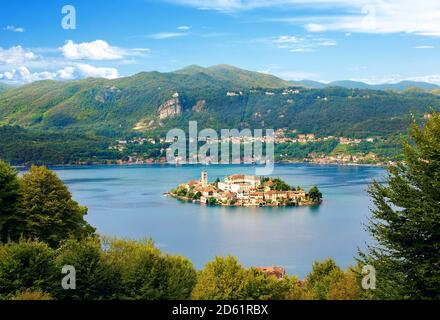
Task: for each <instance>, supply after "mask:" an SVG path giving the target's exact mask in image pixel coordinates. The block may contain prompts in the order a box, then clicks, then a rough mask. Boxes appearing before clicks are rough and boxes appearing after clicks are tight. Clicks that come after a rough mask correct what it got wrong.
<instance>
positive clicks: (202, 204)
mask: <svg viewBox="0 0 440 320" xmlns="http://www.w3.org/2000/svg"><path fill="white" fill-rule="evenodd" d="M163 195H164V196H167V197H171V198H174V199H177V200H180V201H184V202H189V203H193V204H198V205H199V206H207V207H226V208H295V207H313V206H319V205H321V204H322V202H323V200H321V201H319V202H310V201H308V202H306V203H305V204H300V205H294V206H288V205H282V206H278V205H277V206H276V205H267V204H266V205H264V206H260V205H247V206H239V205H231V204H229V205H228V204H216V205H208V204H204V203H202V202H201V201H200V200H195V199H191V198H188V197H181V196H178V195H176V194H173V193H171V192H165V193H163Z"/></svg>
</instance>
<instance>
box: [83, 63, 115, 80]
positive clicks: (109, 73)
mask: <svg viewBox="0 0 440 320" xmlns="http://www.w3.org/2000/svg"><path fill="white" fill-rule="evenodd" d="M77 69H78V71H79V75H80V77H82V78H87V77H94V78H106V79H116V78H118V77H119V73H118V70H117V69H115V68H97V67H94V66H91V65H89V64H79V65H77Z"/></svg>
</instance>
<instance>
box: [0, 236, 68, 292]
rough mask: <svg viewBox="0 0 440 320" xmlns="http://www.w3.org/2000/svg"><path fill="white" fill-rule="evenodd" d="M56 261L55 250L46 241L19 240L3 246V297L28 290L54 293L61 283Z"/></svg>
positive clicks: (0, 255)
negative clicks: (58, 277)
mask: <svg viewBox="0 0 440 320" xmlns="http://www.w3.org/2000/svg"><path fill="white" fill-rule="evenodd" d="M54 261H55V252H54V250H53V249H51V248H49V246H48V245H47V244H46V243H43V242H38V241H30V240H20V241H19V242H11V243H8V244H6V245H4V246H2V247H0V299H8V298H12V297H13V296H15V295H17V294H19V293H20V292H23V291H26V290H29V291H40V292H47V293H52V292H53V291H54V289H55V287H56V286H57V285H59V286H61V283H60V282H57V281H56V280H57V275H58V274H59V273H61V269H60V270H57V268H56V267H55V263H54Z"/></svg>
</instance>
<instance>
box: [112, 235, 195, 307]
mask: <svg viewBox="0 0 440 320" xmlns="http://www.w3.org/2000/svg"><path fill="white" fill-rule="evenodd" d="M104 243H105V246H106V247H107V249H106V251H105V255H106V259H107V260H108V262H109V263H110V264H111V265H113V266H114V267H115V268H116V270H117V271H118V273H119V274H120V276H121V293H120V298H122V299H135V300H136V299H141V300H155V299H170V300H175V299H188V298H189V295H190V293H191V291H192V289H193V287H194V285H195V282H196V271H195V269H194V267H193V265H192V263H191V262H190V261H189V260H188V259H186V258H182V257H176V256H168V255H165V254H163V253H162V252H161V251H160V250H159V249H157V248H156V247H155V246H154V244H153V242H152V241H151V240H146V241H131V240H119V239H105V241H104Z"/></svg>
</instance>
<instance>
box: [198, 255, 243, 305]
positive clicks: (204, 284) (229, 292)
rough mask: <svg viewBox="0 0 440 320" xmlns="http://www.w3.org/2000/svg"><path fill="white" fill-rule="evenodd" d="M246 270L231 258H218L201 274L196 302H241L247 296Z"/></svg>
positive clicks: (209, 263) (207, 265) (208, 264)
mask: <svg viewBox="0 0 440 320" xmlns="http://www.w3.org/2000/svg"><path fill="white" fill-rule="evenodd" d="M245 277H246V272H245V269H244V268H243V267H242V266H241V265H240V264H239V263H238V261H237V259H236V258H234V257H231V256H228V257H226V258H223V257H216V258H215V259H214V260H213V261H210V262H208V263H207V264H206V266H205V268H204V269H203V270H202V271H201V272H200V273H199V275H198V278H197V284H196V286H195V287H194V290H193V292H192V298H193V299H195V300H239V299H243V297H245V296H246V291H245Z"/></svg>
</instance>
